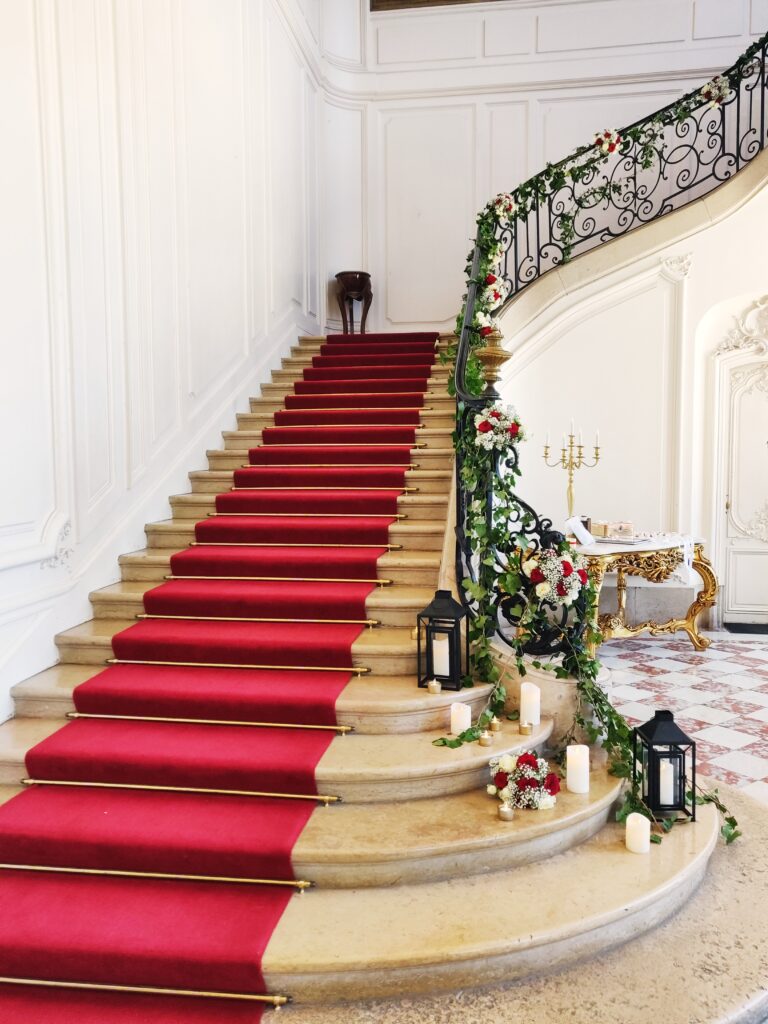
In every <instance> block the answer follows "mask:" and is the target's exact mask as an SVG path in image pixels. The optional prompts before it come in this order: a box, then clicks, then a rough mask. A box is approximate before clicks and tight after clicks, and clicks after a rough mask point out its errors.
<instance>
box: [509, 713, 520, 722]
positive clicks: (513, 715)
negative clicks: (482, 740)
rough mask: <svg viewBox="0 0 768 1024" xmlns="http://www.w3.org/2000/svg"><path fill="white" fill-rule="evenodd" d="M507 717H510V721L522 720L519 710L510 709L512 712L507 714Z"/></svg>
mask: <svg viewBox="0 0 768 1024" xmlns="http://www.w3.org/2000/svg"><path fill="white" fill-rule="evenodd" d="M507 718H508V720H509V721H510V722H519V721H520V712H519V711H510V713H509V714H508V715H507Z"/></svg>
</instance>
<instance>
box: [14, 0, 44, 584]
mask: <svg viewBox="0 0 768 1024" xmlns="http://www.w3.org/2000/svg"><path fill="white" fill-rule="evenodd" d="M37 65H38V58H37V48H36V39H35V25H34V8H33V7H32V5H31V4H18V3H15V2H14V0H2V3H0V132H1V133H2V139H3V151H4V153H5V156H4V157H3V159H2V160H0V224H1V225H2V230H0V317H2V328H1V331H0V362H1V364H2V372H0V437H2V438H3V443H2V446H1V447H0V479H2V480H3V481H4V486H3V487H2V490H1V491H0V565H2V564H8V563H9V562H11V563H12V562H13V561H15V560H16V559H23V558H24V557H25V552H26V551H27V549H30V548H36V547H37V545H38V544H39V542H40V540H41V537H42V534H43V531H44V527H45V522H46V519H47V518H48V517H49V516H50V515H51V514H52V512H53V509H54V504H55V489H54V467H53V460H54V455H55V453H54V448H53V417H52V408H51V385H52V381H51V376H52V367H51V354H52V353H51V344H52V338H51V335H50V325H49V316H50V311H49V309H48V272H47V266H46V245H47V238H46V224H45V196H44V181H43V168H42V153H41V148H40V112H39V97H38V85H37V78H36V73H37ZM10 154H13V159H9V155H10ZM20 424H23V425H24V429H22V430H20V429H19V425H20Z"/></svg>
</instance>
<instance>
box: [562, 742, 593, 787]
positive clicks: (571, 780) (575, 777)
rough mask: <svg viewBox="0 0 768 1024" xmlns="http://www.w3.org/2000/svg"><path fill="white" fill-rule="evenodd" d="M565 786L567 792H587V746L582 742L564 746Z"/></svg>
mask: <svg viewBox="0 0 768 1024" xmlns="http://www.w3.org/2000/svg"><path fill="white" fill-rule="evenodd" d="M565 786H566V789H567V790H568V792H569V793H588V792H589V747H587V746H585V745H584V744H583V743H572V744H571V745H570V746H569V747H567V748H566V751H565Z"/></svg>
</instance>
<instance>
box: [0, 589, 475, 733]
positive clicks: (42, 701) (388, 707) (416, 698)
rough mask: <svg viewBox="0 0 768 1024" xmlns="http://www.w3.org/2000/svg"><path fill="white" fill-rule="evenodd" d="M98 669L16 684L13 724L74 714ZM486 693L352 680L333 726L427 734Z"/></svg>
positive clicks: (61, 670) (56, 671)
mask: <svg viewBox="0 0 768 1024" xmlns="http://www.w3.org/2000/svg"><path fill="white" fill-rule="evenodd" d="M123 586H125V584H123ZM103 668H104V666H103V665H72V664H59V665H53V666H52V667H51V668H47V669H45V670H44V671H43V672H39V673H38V674H37V675H34V676H30V678H29V679H25V680H24V681H23V682H21V683H17V685H16V686H15V687H14V688H13V698H14V702H15V707H16V712H17V714H18V715H19V719H17V720H21V719H22V718H51V719H52V718H63V716H64V715H66V714H67V712H68V711H73V710H74V703H73V700H72V693H73V691H74V689H75V687H76V686H79V685H80V683H84V682H85V681H86V680H87V679H91V678H93V676H95V675H98V673H99V672H101V671H102V670H103ZM490 690H491V687H490V686H488V685H477V686H474V687H473V688H472V689H470V690H463V691H462V692H461V694H456V693H453V692H451V691H449V690H445V691H443V692H442V693H440V694H429V693H427V691H426V690H424V689H419V687H418V686H417V685H416V678H415V676H412V675H388V676H379V675H367V676H357V677H353V678H352V679H350V681H349V683H348V684H347V686H346V687H345V688H344V690H343V691H342V693H341V695H340V696H339V698H338V701H337V703H336V714H337V716H338V721H339V725H351V726H353V728H354V729H355V732H356V733H361V734H371V735H379V734H390V733H394V732H398V733H399V732H404V733H406V732H408V733H413V732H428V731H430V730H439V729H443V728H445V727H446V726H447V724H448V721H449V718H450V706H451V704H452V703H453V702H454V701H455V700H456V699H457V698H458V697H460V698H461V700H462V701H464V702H465V703H467V704H470V705H472V709H473V714H475V715H477V714H479V713H480V711H482V709H483V707H484V706H485V703H486V701H487V700H488V695H489V693H490Z"/></svg>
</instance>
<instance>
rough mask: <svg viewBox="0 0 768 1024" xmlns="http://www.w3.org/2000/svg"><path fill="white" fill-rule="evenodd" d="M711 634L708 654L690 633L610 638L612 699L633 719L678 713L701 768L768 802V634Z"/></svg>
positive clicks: (607, 661)
mask: <svg viewBox="0 0 768 1024" xmlns="http://www.w3.org/2000/svg"><path fill="white" fill-rule="evenodd" d="M707 635H708V636H709V637H710V638H711V640H712V644H711V645H710V647H709V648H708V649H707V650H706V651H701V652H699V651H695V650H694V649H693V647H692V646H691V644H690V643H689V642H688V640H686V639H685V638H683V637H682V636H680V637H670V638H668V639H667V638H663V639H662V638H659V637H638V638H636V639H634V640H614V641H611V642H610V643H606V644H603V646H602V647H601V648H600V651H599V657H600V660H601V662H602V663H603V664H604V665H605V666H606V668H609V669H610V670H611V677H612V687H611V700H612V701H613V703H614V705H615V706H616V707H617V708H618V710H619V711H621V713H622V714H623V715H624V716H625V717H626V718H627V720H628V721H629V723H630V725H638V724H639V723H641V722H644V721H647V720H648V719H649V718H651V717H653V712H654V711H655V710H656V709H657V708H668V709H669V710H670V711H673V712H674V714H675V718H676V719H678V721H679V723H680V726H681V728H682V729H684V730H685V731H686V732H687V733H688V735H689V736H690V737H691V739H693V740H695V741H696V750H697V755H698V768H699V772H700V773H701V774H703V775H706V776H708V777H709V778H711V779H715V780H717V779H719V780H721V781H722V782H727V783H729V784H730V785H733V786H739V787H740V788H743V789H744V790H745V791H746V792H748V793H750V794H751V795H752V796H754V797H756V798H757V799H758V800H761V801H763V802H765V803H768V635H765V634H756V635H751V634H750V635H736V634H733V633H726V632H722V633H708V634H707Z"/></svg>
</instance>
